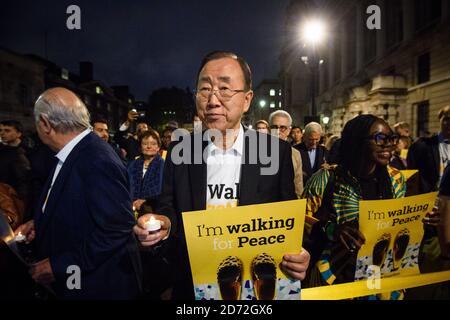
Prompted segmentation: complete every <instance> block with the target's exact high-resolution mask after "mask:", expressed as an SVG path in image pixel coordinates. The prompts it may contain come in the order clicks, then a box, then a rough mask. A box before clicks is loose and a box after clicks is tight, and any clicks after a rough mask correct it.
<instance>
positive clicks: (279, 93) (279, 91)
mask: <svg viewBox="0 0 450 320" xmlns="http://www.w3.org/2000/svg"><path fill="white" fill-rule="evenodd" d="M278 95H279V96H280V97H281V89H280V90H278Z"/></svg>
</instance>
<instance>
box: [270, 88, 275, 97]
mask: <svg viewBox="0 0 450 320" xmlns="http://www.w3.org/2000/svg"><path fill="white" fill-rule="evenodd" d="M269 94H270V96H271V97H274V96H275V89H270V91H269Z"/></svg>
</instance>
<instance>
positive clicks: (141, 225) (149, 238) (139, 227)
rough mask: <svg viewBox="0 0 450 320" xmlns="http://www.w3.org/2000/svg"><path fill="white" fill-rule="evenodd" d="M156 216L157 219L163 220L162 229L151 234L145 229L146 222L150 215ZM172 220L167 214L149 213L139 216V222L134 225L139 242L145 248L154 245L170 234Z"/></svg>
mask: <svg viewBox="0 0 450 320" xmlns="http://www.w3.org/2000/svg"><path fill="white" fill-rule="evenodd" d="M152 216H153V217H154V218H155V219H156V220H159V221H161V229H160V230H159V231H158V232H157V233H154V234H153V233H152V234H149V232H148V231H147V230H146V229H145V223H146V222H147V221H149V220H150V217H152ZM170 226H171V223H170V220H169V218H167V217H166V216H162V215H158V214H153V213H147V214H144V215H142V216H141V217H139V219H138V221H137V224H136V225H135V226H134V227H133V231H134V234H135V235H136V236H137V238H138V239H139V242H140V243H141V245H142V246H143V247H144V248H148V247H151V246H154V245H155V244H157V243H158V242H160V241H161V240H163V239H166V237H167V236H168V235H169V232H170Z"/></svg>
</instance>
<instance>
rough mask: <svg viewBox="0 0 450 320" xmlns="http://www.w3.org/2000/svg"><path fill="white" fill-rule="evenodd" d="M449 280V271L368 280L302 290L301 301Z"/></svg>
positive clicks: (367, 293) (369, 292) (351, 295)
mask: <svg viewBox="0 0 450 320" xmlns="http://www.w3.org/2000/svg"><path fill="white" fill-rule="evenodd" d="M449 280H450V271H442V272H434V273H427V274H420V275H413V276H405V277H392V278H387V279H383V278H381V279H376V278H373V279H369V280H364V281H356V282H350V283H344V284H337V285H332V286H323V287H316V288H310V289H303V290H302V300H342V299H351V298H358V297H365V296H369V295H375V294H383V293H387V292H392V291H396V290H401V289H409V288H415V287H421V286H425V285H430V284H434V283H439V282H444V281H449Z"/></svg>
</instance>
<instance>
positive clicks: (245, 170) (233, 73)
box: [135, 51, 309, 299]
mask: <svg viewBox="0 0 450 320" xmlns="http://www.w3.org/2000/svg"><path fill="white" fill-rule="evenodd" d="M251 87H252V80H251V71H250V68H249V66H248V65H247V63H246V62H245V61H244V60H243V59H242V58H240V57H238V56H237V55H235V54H234V53H231V52H223V51H217V52H213V53H210V54H208V55H207V56H206V57H205V58H204V59H203V61H202V64H201V66H200V69H199V72H198V77H197V92H196V97H195V98H196V106H197V114H198V116H199V117H200V119H201V120H202V122H203V125H204V129H209V130H208V131H207V132H205V133H204V134H205V135H206V137H207V139H205V140H204V141H203V145H202V148H201V149H200V150H196V149H195V146H190V147H189V149H188V150H192V151H191V154H190V155H189V156H190V160H193V159H194V158H197V157H198V156H200V158H201V159H200V160H201V163H198V162H196V161H191V162H190V163H186V162H184V163H181V164H175V161H174V158H175V157H176V154H175V152H174V149H175V147H177V148H178V147H179V145H180V144H182V143H184V141H185V140H184V138H183V140H182V141H181V142H180V141H174V142H173V143H172V144H171V146H170V148H169V151H168V155H167V159H166V164H165V168H164V179H163V180H164V181H163V192H162V195H161V197H160V201H159V205H158V206H156V207H155V212H157V213H158V214H160V215H161V216H159V215H158V216H157V218H158V219H160V218H161V219H162V220H163V225H162V228H161V231H160V232H158V233H157V234H148V232H146V231H145V229H144V223H145V221H147V220H148V219H149V216H150V215H148V214H147V215H143V216H142V217H141V218H139V220H138V225H137V226H135V233H136V235H137V236H138V237H139V240H140V241H141V244H142V246H143V247H147V248H148V247H151V246H153V245H155V244H156V243H158V242H160V241H161V240H162V239H165V238H167V237H169V234H170V237H169V239H171V240H172V242H170V240H169V244H173V248H174V249H172V250H174V251H173V252H174V256H175V257H176V259H177V260H176V261H175V265H176V266H177V272H176V276H175V277H176V279H175V286H174V291H173V298H174V299H192V298H193V297H194V289H193V286H192V277H191V272H190V266H189V258H188V252H187V247H186V241H185V236H184V230H183V227H182V219H183V217H182V214H181V213H182V212H187V211H196V210H205V209H209V210H213V209H215V208H223V207H233V206H242V205H251V204H259V203H269V202H278V201H284V200H293V199H296V198H297V197H296V195H295V188H294V184H293V180H294V174H293V167H292V161H291V151H290V150H291V149H290V146H289V144H288V143H286V142H284V141H279V140H278V139H277V142H278V143H279V150H278V152H277V153H275V154H274V155H273V156H274V157H278V160H279V161H278V162H279V166H278V170H277V171H276V172H275V173H274V174H271V175H264V174H261V172H262V171H261V168H262V167H263V165H262V163H261V161H260V159H259V154H258V155H257V157H258V161H257V163H256V164H255V163H249V161H248V160H249V157H248V156H249V155H250V157H251V155H252V153H253V152H257V153H258V148H259V145H260V143H259V142H260V141H267V143H268V144H271V143H272V140H273V139H276V138H275V137H273V136H270V135H266V134H261V133H257V132H256V131H253V130H248V129H246V128H244V127H243V126H242V124H241V119H242V116H243V114H244V113H245V112H246V111H247V110H248V109H249V107H250V104H251V101H252V98H253V91H252V90H251ZM211 129H216V133H217V132H219V134H220V135H219V136H214V139H213V137H211V135H212V130H211ZM251 136H253V137H256V138H257V141H255V142H256V143H254V144H250V141H253V140H252V138H251ZM190 137H191V138H193V139H194V141H195V139H196V138H195V133H193V134H191V136H190ZM189 141H191V140H189ZM263 143H264V142H263ZM202 155H206V156H203V157H202ZM222 185H223V186H225V188H226V189H227V190H232V191H233V192H232V195H233V196H232V197H229V196H228V197H227V196H224V195H223V192H220V190H222V189H224V188H223V187H221V186H222ZM167 217H168V218H169V219H167ZM166 243H167V242H166ZM308 264H309V254H308V252H306V251H305V250H302V252H300V253H297V254H285V255H284V256H283V262H282V270H283V271H284V272H285V273H286V274H287V275H288V276H289V277H292V278H295V279H300V280H302V279H304V277H305V271H306V269H307V267H308Z"/></svg>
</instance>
